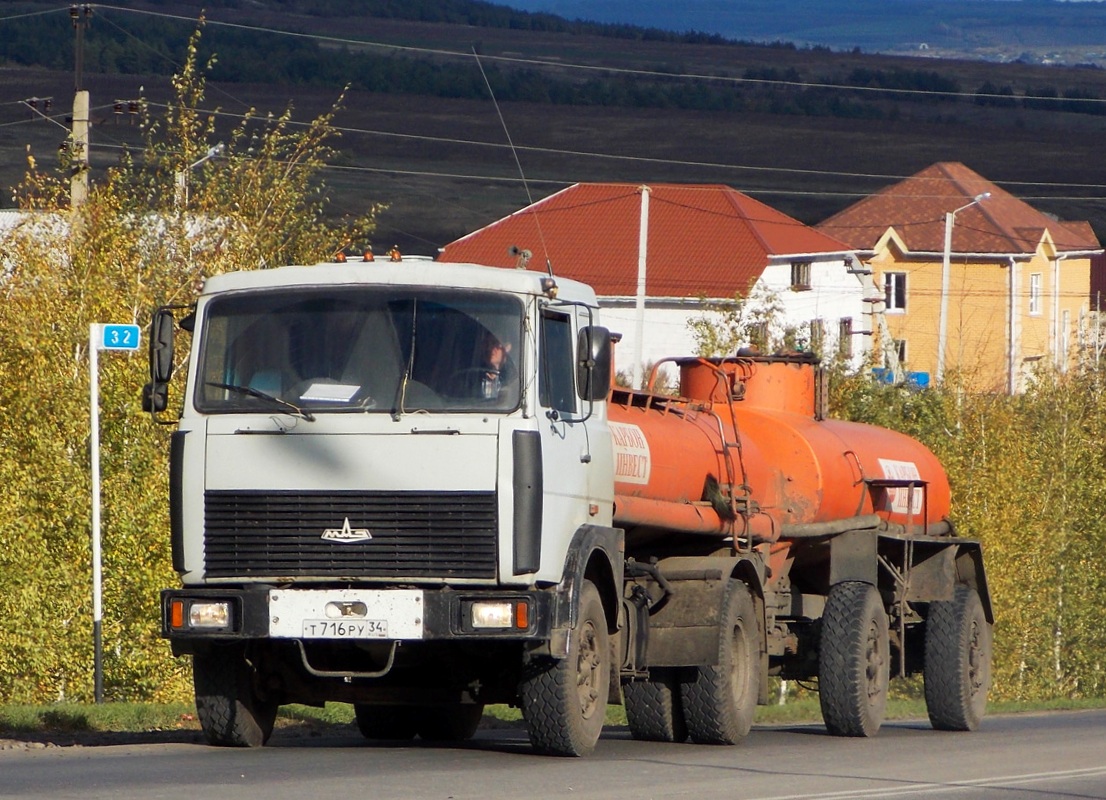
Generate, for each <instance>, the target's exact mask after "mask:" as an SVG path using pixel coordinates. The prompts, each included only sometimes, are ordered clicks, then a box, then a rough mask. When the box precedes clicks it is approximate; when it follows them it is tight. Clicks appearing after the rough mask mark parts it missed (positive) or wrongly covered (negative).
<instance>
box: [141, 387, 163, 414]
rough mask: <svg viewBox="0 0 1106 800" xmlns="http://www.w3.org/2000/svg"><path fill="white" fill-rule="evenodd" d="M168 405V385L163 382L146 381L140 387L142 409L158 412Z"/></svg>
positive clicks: (153, 412)
mask: <svg viewBox="0 0 1106 800" xmlns="http://www.w3.org/2000/svg"><path fill="white" fill-rule="evenodd" d="M168 406H169V387H168V386H166V385H165V384H164V383H147V384H146V385H145V386H143V387H142V410H143V411H146V412H149V413H151V414H160V413H161V412H162V411H164V410H165V409H166V408H167V407H168Z"/></svg>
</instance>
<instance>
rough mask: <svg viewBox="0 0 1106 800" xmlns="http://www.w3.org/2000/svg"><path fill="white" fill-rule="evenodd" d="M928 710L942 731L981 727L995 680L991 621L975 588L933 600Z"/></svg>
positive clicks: (929, 629)
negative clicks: (992, 674)
mask: <svg viewBox="0 0 1106 800" xmlns="http://www.w3.org/2000/svg"><path fill="white" fill-rule="evenodd" d="M925 654H926V655H925V670H924V672H923V674H922V677H923V682H924V683H925V697H926V711H927V712H928V713H929V721H930V724H932V725H933V727H934V728H936V729H937V730H939V731H973V730H975V729H976V728H978V727H979V723H980V721H981V720H982V719H983V712H984V710H985V709H986V706H987V690H988V688H989V687H990V685H991V625H990V623H988V622H987V616H986V614H984V612H983V603H982V602H981V601H980V599H979V595H978V594H977V593H976V591H975V589H973V588H972V587H970V586H963V585H960V586H957V587H956V593H955V594H954V595H953V599H952V600H940V601H937V602H933V603H930V604H929V616H928V618H927V619H926V638H925Z"/></svg>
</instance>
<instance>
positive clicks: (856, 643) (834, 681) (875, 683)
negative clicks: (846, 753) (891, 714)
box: [818, 581, 891, 736]
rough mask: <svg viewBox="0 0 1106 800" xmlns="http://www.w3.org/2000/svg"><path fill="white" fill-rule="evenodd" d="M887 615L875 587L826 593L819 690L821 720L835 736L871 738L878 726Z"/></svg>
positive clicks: (885, 674)
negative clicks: (827, 595) (827, 594)
mask: <svg viewBox="0 0 1106 800" xmlns="http://www.w3.org/2000/svg"><path fill="white" fill-rule="evenodd" d="M887 627H888V622H887V613H886V612H885V611H884V609H883V602H882V601H881V600H880V596H879V592H878V591H876V588H875V587H874V586H871V585H870V584H867V583H861V582H859V581H847V582H845V583H839V584H837V585H836V586H834V587H833V588H832V589H830V593H829V597H828V598H827V599H826V609H825V612H824V613H823V614H822V642H821V649H820V652H819V655H818V691H819V700H820V701H821V705H822V719H823V720H824V721H825V723H826V728H827V729H829V732H830V733H832V734H834V735H835V736H873V735H874V734H875V733H876V731H878V730H879V727H880V725H882V724H883V713H884V709H885V708H886V706H887V684H888V682H889V681H890V678H891V654H890V642H889V638H888V630H887Z"/></svg>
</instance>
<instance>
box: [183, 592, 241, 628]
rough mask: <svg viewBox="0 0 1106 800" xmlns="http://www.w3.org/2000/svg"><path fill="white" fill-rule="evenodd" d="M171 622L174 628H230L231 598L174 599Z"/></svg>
mask: <svg viewBox="0 0 1106 800" xmlns="http://www.w3.org/2000/svg"><path fill="white" fill-rule="evenodd" d="M169 624H170V626H171V627H172V628H173V629H174V630H186V629H188V630H229V629H230V627H231V611H230V601H229V600H183V599H174V600H173V601H171V602H170V604H169Z"/></svg>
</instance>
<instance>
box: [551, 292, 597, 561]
mask: <svg viewBox="0 0 1106 800" xmlns="http://www.w3.org/2000/svg"><path fill="white" fill-rule="evenodd" d="M540 325H541V331H540V337H539V353H538V404H539V406H540V412H539V414H540V416H539V430H540V431H541V441H542V471H543V474H544V486H545V508H544V513H543V529H544V532H545V534H544V536H543V546H542V556H543V557H542V566H543V572H544V571H545V570H546V569H553V568H555V569H556V570H560V569H561V568H562V566H563V564H564V554H565V551H566V549H567V546H568V544H569V542H570V541H571V539H572V536H573V534H574V533H575V532H576V530H577V529H578V528H579V527H580V526H581V525H584V524H586V523H588V522H597V523H601V524H610V520H609V513H608V514H607V517H608V518H607V519H606V520H605V521H604V520H602V519H600V518H599V517H598V516H596V515H597V514H601V513H602V511H605V510H606V509H609V508H610V501H611V499H610V498H609V497H608V498H607V500H606V501H604V500H603V499H602V498H601V496H602V495H603V494H604V493H603V492H602V491H601V487H600V486H598V485H597V484H596V481H597V480H598V479H599V478H601V477H602V472H597V471H596V470H597V469H602V462H603V460H604V459H603V458H602V452H600V453H599V454H598V455H599V456H600V457H599V458H598V462H599V464H598V465H597V464H596V459H595V458H593V455H596V454H593V452H592V448H593V447H594V448H595V449H597V450H599V449H600V448H601V445H602V444H603V443H604V442H605V440H604V439H602V438H599V437H602V436H605V435H606V433H605V431H597V430H593V428H597V427H600V426H601V425H602V424H604V423H603V418H602V417H601V416H600V415H593V416H592V417H591V419H587V420H585V415H586V412H587V411H588V410H589V409H588V408H587V407H585V406H586V404H584V403H583V401H581V400H580V396H579V394H578V392H577V389H576V332H577V330H578V328H579V324H578V320H577V308H576V307H569V308H566V309H564V310H561V309H550V308H547V309H543V310H542V312H541V320H540ZM589 434H590V435H589ZM608 449H609V448H608ZM608 474H609V473H608ZM608 482H609V481H608ZM605 494H607V495H609V494H610V492H606V493H605ZM552 548H556V549H555V550H553V549H552ZM543 577H544V576H543ZM559 577H560V575H559V574H558V575H557V576H556V579H559Z"/></svg>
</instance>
